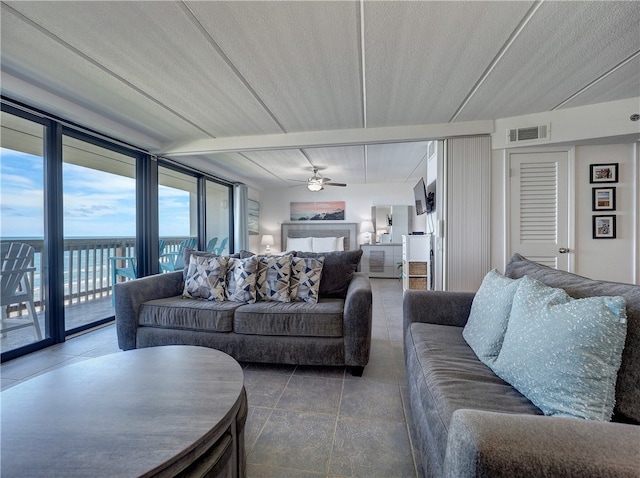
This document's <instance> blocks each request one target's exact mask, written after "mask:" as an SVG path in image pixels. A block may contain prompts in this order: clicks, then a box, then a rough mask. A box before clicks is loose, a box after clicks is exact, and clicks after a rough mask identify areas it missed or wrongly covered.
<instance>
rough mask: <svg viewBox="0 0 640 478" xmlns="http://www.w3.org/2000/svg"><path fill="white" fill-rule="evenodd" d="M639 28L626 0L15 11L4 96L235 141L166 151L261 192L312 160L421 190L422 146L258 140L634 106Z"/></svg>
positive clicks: (124, 130) (73, 5)
mask: <svg viewBox="0 0 640 478" xmlns="http://www.w3.org/2000/svg"><path fill="white" fill-rule="evenodd" d="M639 31H640V2H635V1H632V2H626V1H624V2H551V1H546V2H532V1H516V2H503V1H500V2H480V1H471V2H465V1H454V2H444V1H416V2H396V1H376V2H373V1H365V2H360V1H353V2H346V1H341V2H324V1H321V2H313V1H305V2H272V1H265V2H244V1H243V2H235V1H225V2H206V1H198V2H188V1H186V2H168V1H162V2H153V1H150V2H141V1H140V2H110V1H91V2H88V1H86V2H57V1H46V2H11V1H9V2H2V10H1V45H0V46H1V66H2V85H1V86H2V93H3V94H4V95H6V96H8V97H10V98H14V99H17V100H20V101H24V102H26V103H28V104H31V105H34V106H37V107H40V108H42V109H44V110H46V111H49V112H51V113H54V114H57V115H59V116H61V117H64V118H67V119H69V120H71V121H75V122H78V123H80V124H83V125H86V126H89V127H91V128H93V129H95V130H98V131H101V132H103V133H105V134H107V135H111V136H113V137H116V138H118V139H120V140H123V141H127V142H130V143H132V144H136V145H138V146H140V147H143V148H147V149H149V150H152V151H163V150H168V149H170V145H173V144H176V143H183V144H184V143H185V142H190V141H196V140H203V139H209V140H211V139H217V140H220V139H224V138H230V139H234V142H233V144H236V145H238V147H237V148H236V149H235V150H234V149H233V148H231V150H229V149H227V150H226V152H224V153H209V154H198V155H197V156H189V155H185V156H180V157H179V158H178V159H179V161H181V162H184V163H186V164H190V165H193V166H195V167H198V168H199V169H203V170H207V171H209V172H211V173H214V174H216V175H218V176H221V177H226V178H228V179H231V180H239V181H244V182H247V183H248V184H250V185H252V186H254V187H258V188H266V187H286V186H295V185H296V184H299V183H298V182H297V181H296V180H303V179H305V178H306V177H307V176H309V175H310V173H311V167H312V165H315V166H318V167H320V168H321V172H322V174H323V175H326V176H329V177H331V178H332V179H333V180H334V181H338V182H347V183H352V184H356V183H383V182H415V180H416V179H417V178H418V177H419V176H421V175H422V174H424V171H425V164H424V161H425V154H426V144H425V143H424V142H423V141H420V142H412V143H398V144H367V145H364V144H362V145H351V144H352V143H349V144H350V145H349V146H345V145H344V144H347V143H339V144H336V145H335V146H332V145H331V144H330V143H331V141H328V142H327V141H324V142H322V147H314V146H317V144H314V143H313V142H312V141H309V142H307V141H304V140H301V141H300V143H299V144H291V145H289V146H288V148H287V149H285V150H279V149H277V148H272V147H268V145H269V141H268V139H263V138H269V137H270V136H265V135H286V134H292V133H295V134H298V135H300V134H302V138H303V137H304V134H306V133H309V134H311V133H317V132H323V131H334V130H353V131H356V130H359V129H363V128H367V129H371V128H389V127H408V126H410V125H434V124H447V123H457V122H467V121H481V120H492V119H496V118H506V117H510V116H518V115H524V114H530V113H537V112H544V111H550V110H553V109H558V108H565V107H575V106H582V105H586V104H593V103H600V102H606V101H613V100H618V99H624V98H631V97H636V96H638V95H639V94H640V34H639ZM34 91H35V92H37V93H39V94H34ZM43 92H44V94H43ZM295 137H299V136H295ZM316 137H317V136H314V138H316ZM329 137H331V135H329ZM423 139H424V138H423ZM245 144H259V145H263V146H264V147H256V148H245V147H243V146H244V145H245ZM212 150H213V149H209V150H208V151H212Z"/></svg>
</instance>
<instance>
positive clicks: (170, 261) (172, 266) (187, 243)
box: [160, 237, 198, 272]
mask: <svg viewBox="0 0 640 478" xmlns="http://www.w3.org/2000/svg"><path fill="white" fill-rule="evenodd" d="M197 243H198V238H197V237H190V238H188V239H185V240H184V241H182V242H181V243H180V244H178V250H177V251H171V252H165V253H164V254H163V255H162V257H163V258H164V259H165V260H164V261H163V262H161V263H160V269H162V271H163V272H173V271H177V270H179V269H182V268H183V267H184V250H185V249H187V248H194V247H196V244H197Z"/></svg>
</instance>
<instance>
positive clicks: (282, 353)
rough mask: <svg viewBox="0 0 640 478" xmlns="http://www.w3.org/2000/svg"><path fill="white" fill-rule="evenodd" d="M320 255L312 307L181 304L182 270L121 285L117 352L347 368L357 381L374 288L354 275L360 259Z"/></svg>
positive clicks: (367, 345) (366, 349)
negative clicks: (189, 348)
mask: <svg viewBox="0 0 640 478" xmlns="http://www.w3.org/2000/svg"><path fill="white" fill-rule="evenodd" d="M188 254H189V252H187V253H186V255H188ZM321 255H322V256H323V257H324V258H325V259H324V266H323V270H322V276H321V280H320V287H319V300H318V302H317V303H308V302H268V301H265V302H262V301H258V302H255V303H242V302H231V301H220V302H216V301H209V300H196V299H186V298H183V296H182V293H183V289H184V285H185V275H184V273H183V271H178V272H171V273H167V274H158V275H153V276H149V277H145V278H141V279H136V280H132V281H128V282H122V283H118V284H116V287H115V309H116V329H117V334H118V345H119V347H120V348H121V349H123V350H128V349H133V348H141V347H152V346H158V345H198V346H205V347H211V348H215V349H218V350H221V351H223V352H225V353H227V354H229V355H231V356H232V357H234V358H235V359H236V360H238V361H245V362H262V363H278V364H300V365H346V366H349V367H350V368H351V372H352V374H353V375H356V376H360V375H362V372H363V370H364V367H365V365H367V363H368V361H369V353H370V349H371V321H372V295H371V284H370V282H369V278H368V276H367V275H366V274H363V273H359V272H356V269H357V265H358V263H359V261H360V257H361V255H362V252H361V251H359V250H358V251H347V252H331V253H326V254H321ZM298 256H308V257H314V256H316V255H314V254H312V253H298ZM317 256H320V254H318V255H317ZM188 263H189V260H188V258H186V260H185V264H188Z"/></svg>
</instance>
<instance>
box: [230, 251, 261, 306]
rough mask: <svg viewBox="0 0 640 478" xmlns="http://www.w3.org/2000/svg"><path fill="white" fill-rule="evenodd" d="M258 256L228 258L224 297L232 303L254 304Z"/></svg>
mask: <svg viewBox="0 0 640 478" xmlns="http://www.w3.org/2000/svg"><path fill="white" fill-rule="evenodd" d="M257 277H258V256H251V257H247V258H246V259H239V258H235V257H229V259H228V262H227V276H226V287H225V295H226V298H227V300H230V301H232V302H255V301H256V279H257Z"/></svg>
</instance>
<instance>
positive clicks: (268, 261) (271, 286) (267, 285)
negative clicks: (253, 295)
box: [256, 254, 291, 302]
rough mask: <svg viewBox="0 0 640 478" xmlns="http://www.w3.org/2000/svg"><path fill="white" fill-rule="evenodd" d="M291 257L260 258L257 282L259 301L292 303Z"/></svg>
mask: <svg viewBox="0 0 640 478" xmlns="http://www.w3.org/2000/svg"><path fill="white" fill-rule="evenodd" d="M290 280H291V255H289V254H286V255H283V256H271V255H269V256H259V258H258V277H257V281H256V290H257V299H258V300H263V301H273V302H291V296H290V291H289V282H290Z"/></svg>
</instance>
